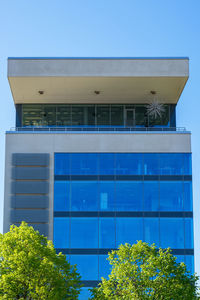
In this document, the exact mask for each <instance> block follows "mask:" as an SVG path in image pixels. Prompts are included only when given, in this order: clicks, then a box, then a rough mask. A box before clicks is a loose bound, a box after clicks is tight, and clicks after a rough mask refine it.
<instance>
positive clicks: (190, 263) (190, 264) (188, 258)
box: [185, 255, 194, 274]
mask: <svg viewBox="0 0 200 300" xmlns="http://www.w3.org/2000/svg"><path fill="white" fill-rule="evenodd" d="M185 264H186V267H187V270H188V271H190V272H191V273H192V274H193V273H194V256H193V255H185Z"/></svg>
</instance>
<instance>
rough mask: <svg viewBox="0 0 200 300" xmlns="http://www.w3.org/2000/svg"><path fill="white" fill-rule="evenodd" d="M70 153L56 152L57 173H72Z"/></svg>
mask: <svg viewBox="0 0 200 300" xmlns="http://www.w3.org/2000/svg"><path fill="white" fill-rule="evenodd" d="M69 156H70V154H69V153H55V157H54V159H55V162H54V165H55V170H54V172H55V175H68V174H70V160H69V158H70V157H69Z"/></svg>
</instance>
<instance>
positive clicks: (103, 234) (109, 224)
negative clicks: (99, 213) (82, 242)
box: [99, 218, 115, 248]
mask: <svg viewBox="0 0 200 300" xmlns="http://www.w3.org/2000/svg"><path fill="white" fill-rule="evenodd" d="M99 247H100V248H115V219H114V218H100V219H99Z"/></svg>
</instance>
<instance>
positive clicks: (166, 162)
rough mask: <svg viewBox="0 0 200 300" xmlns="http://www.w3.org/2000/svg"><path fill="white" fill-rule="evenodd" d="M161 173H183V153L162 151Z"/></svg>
mask: <svg viewBox="0 0 200 300" xmlns="http://www.w3.org/2000/svg"><path fill="white" fill-rule="evenodd" d="M160 175H183V154H182V153H161V154H160Z"/></svg>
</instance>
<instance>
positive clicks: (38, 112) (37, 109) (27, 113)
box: [22, 104, 43, 126]
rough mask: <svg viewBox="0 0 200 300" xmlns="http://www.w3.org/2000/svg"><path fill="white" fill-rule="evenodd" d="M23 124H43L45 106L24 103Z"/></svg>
mask: <svg viewBox="0 0 200 300" xmlns="http://www.w3.org/2000/svg"><path fill="white" fill-rule="evenodd" d="M22 114H23V117H22V124H23V125H22V126H42V125H43V106H42V105H37V104H36V105H35V104H32V105H30V104H28V105H26V104H23V105H22Z"/></svg>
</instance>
